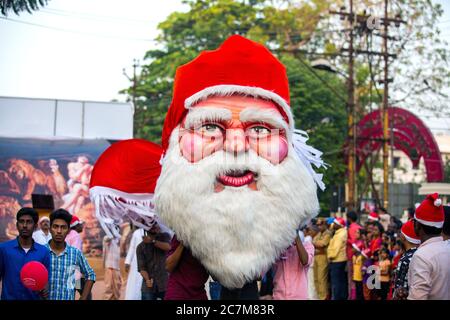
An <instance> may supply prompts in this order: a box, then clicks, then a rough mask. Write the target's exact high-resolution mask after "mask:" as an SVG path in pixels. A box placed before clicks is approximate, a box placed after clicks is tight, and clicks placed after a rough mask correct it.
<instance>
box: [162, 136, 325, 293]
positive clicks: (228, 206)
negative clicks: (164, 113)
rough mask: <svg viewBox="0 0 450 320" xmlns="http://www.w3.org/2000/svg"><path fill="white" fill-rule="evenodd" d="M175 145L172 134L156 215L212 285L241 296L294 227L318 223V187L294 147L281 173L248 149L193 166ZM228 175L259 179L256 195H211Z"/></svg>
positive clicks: (228, 191)
mask: <svg viewBox="0 0 450 320" xmlns="http://www.w3.org/2000/svg"><path fill="white" fill-rule="evenodd" d="M178 137H179V136H178V128H176V129H175V130H174V131H173V132H172V135H171V138H170V144H169V149H168V150H167V154H166V156H165V158H164V161H163V164H162V171H161V175H160V177H159V179H158V183H157V186H156V190H155V203H156V210H157V212H158V214H159V215H160V217H161V218H162V220H163V221H164V222H165V223H166V224H167V225H168V226H169V227H170V228H172V229H173V230H174V231H175V233H176V235H177V238H178V239H179V240H182V241H183V243H184V244H185V245H186V246H187V247H189V248H190V250H191V251H192V254H193V255H194V256H195V257H196V258H197V259H199V261H200V262H201V263H202V264H203V266H204V267H205V268H206V269H207V270H208V271H209V272H210V274H211V275H212V276H213V277H214V278H215V279H216V280H218V281H219V282H220V283H221V284H222V285H224V286H225V287H227V288H229V289H233V288H241V287H242V286H243V285H244V284H245V283H246V282H248V281H252V280H255V279H257V278H258V277H259V276H260V275H261V274H262V273H263V272H265V271H266V270H268V269H269V268H270V266H271V264H272V263H273V262H274V261H275V260H276V259H277V258H278V257H279V255H280V254H281V253H282V252H283V251H284V250H285V249H286V248H287V247H289V246H290V245H291V244H292V242H293V240H294V238H295V236H296V229H297V228H298V227H299V225H301V224H303V223H304V222H306V221H307V220H309V219H311V218H312V217H314V216H315V215H317V213H318V210H319V203H318V199H317V194H316V189H317V187H316V184H315V182H314V180H313V178H312V177H311V175H310V174H309V173H308V172H307V170H306V168H305V167H304V165H303V164H302V163H301V162H300V161H299V160H298V158H297V157H296V156H295V155H294V153H295V151H294V149H293V148H292V146H290V147H289V152H288V156H287V157H286V158H285V159H284V160H283V161H282V162H281V163H280V164H278V165H273V164H271V163H270V162H269V161H267V160H265V159H264V158H262V157H259V156H258V155H257V154H256V153H255V152H254V151H253V150H251V149H250V150H249V151H248V152H247V153H246V154H245V155H242V156H238V157H234V156H232V155H230V154H229V153H227V152H223V151H217V152H215V153H214V154H212V155H210V156H208V157H206V158H204V159H202V160H201V161H199V162H197V163H190V162H188V161H187V160H186V159H185V158H184V157H183V156H182V155H181V153H180V148H179V144H178ZM233 169H234V170H239V169H248V170H251V171H253V172H255V173H257V175H258V178H257V179H256V181H257V189H258V190H257V191H255V190H252V189H250V188H248V186H247V185H245V186H243V187H238V188H235V187H225V189H224V190H223V191H221V192H214V185H215V183H216V178H217V177H218V176H219V175H220V174H222V173H225V172H226V171H228V170H233Z"/></svg>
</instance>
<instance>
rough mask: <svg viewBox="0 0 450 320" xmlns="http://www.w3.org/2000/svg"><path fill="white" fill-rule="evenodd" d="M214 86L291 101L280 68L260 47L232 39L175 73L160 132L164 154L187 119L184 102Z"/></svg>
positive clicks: (267, 52)
mask: <svg viewBox="0 0 450 320" xmlns="http://www.w3.org/2000/svg"><path fill="white" fill-rule="evenodd" d="M193 80H194V81H193ZM216 85H236V86H245V87H258V88H262V89H265V90H267V91H271V92H273V93H275V94H277V95H278V96H280V97H281V98H282V99H284V100H285V101H286V102H287V104H289V101H290V99H289V83H288V78H287V75H286V69H285V67H284V66H283V64H282V63H281V62H280V61H279V60H278V59H277V58H276V57H275V56H274V55H272V53H270V51H269V50H268V49H267V48H265V47H264V46H263V45H261V44H259V43H256V42H254V41H251V40H248V39H246V38H244V37H241V36H239V35H233V36H231V37H229V38H228V39H227V40H225V42H224V43H223V44H222V45H221V46H220V47H219V48H218V49H217V50H212V51H204V52H202V53H201V54H200V55H199V56H198V57H197V58H196V59H194V60H192V61H191V62H189V63H187V64H185V65H182V66H181V67H179V68H178V69H177V71H176V74H175V81H174V87H173V99H172V103H171V105H170V107H169V110H168V112H167V115H166V119H165V121H164V127H163V132H162V147H163V149H164V150H167V148H168V145H169V138H170V134H171V133H172V131H173V129H175V127H176V126H178V125H179V124H180V123H181V121H182V120H183V118H184V116H185V115H186V112H187V109H186V108H185V106H184V103H185V100H186V99H187V98H189V97H191V96H193V95H194V94H195V93H197V92H199V91H202V90H203V89H206V88H209V87H212V86H216Z"/></svg>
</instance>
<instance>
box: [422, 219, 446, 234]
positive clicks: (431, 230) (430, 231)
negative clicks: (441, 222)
mask: <svg viewBox="0 0 450 320" xmlns="http://www.w3.org/2000/svg"><path fill="white" fill-rule="evenodd" d="M416 223H418V224H420V227H421V228H422V230H423V232H424V233H425V234H426V235H433V236H438V235H440V234H441V233H442V228H436V227H432V226H427V225H424V224H423V223H420V222H419V221H417V220H416Z"/></svg>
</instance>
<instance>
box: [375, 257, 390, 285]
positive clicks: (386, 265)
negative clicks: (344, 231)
mask: <svg viewBox="0 0 450 320" xmlns="http://www.w3.org/2000/svg"><path fill="white" fill-rule="evenodd" d="M378 266H379V267H380V281H381V282H389V280H390V279H391V261H389V259H386V260H383V261H380V262H379V263H378Z"/></svg>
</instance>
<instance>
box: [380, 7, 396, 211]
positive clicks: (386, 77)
mask: <svg viewBox="0 0 450 320" xmlns="http://www.w3.org/2000/svg"><path fill="white" fill-rule="evenodd" d="M387 19H388V0H384V33H383V58H384V81H383V82H384V90H383V118H382V120H383V207H384V208H385V209H386V210H387V209H388V205H389V150H388V141H389V140H388V132H389V131H388V129H389V113H388V97H389V52H388V28H389V21H388V20H387ZM393 147H394V146H391V148H393Z"/></svg>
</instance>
